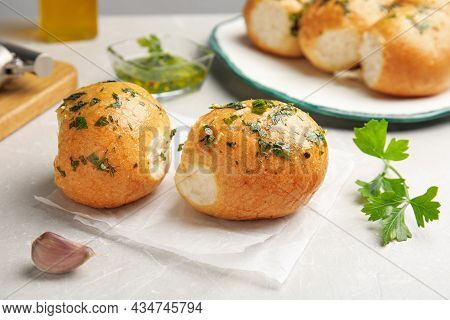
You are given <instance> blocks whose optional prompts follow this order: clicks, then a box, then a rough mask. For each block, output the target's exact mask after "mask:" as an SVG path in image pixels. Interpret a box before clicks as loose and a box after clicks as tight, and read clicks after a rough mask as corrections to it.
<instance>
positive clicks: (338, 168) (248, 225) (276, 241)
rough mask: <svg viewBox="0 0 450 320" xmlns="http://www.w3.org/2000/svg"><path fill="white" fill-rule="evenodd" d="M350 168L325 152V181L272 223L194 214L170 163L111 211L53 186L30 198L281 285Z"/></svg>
mask: <svg viewBox="0 0 450 320" xmlns="http://www.w3.org/2000/svg"><path fill="white" fill-rule="evenodd" d="M180 131H181V132H183V130H180ZM185 131H186V130H185ZM176 160H177V159H174V160H173V161H174V162H176ZM353 164H354V162H353V160H352V157H351V155H350V154H348V153H345V152H342V151H339V150H334V149H331V150H330V152H329V167H328V171H327V174H326V177H325V180H324V182H323V184H322V186H321V187H320V189H319V190H318V191H317V192H316V194H315V195H314V196H313V197H312V198H311V200H310V202H309V203H308V204H307V205H306V206H305V207H303V208H301V209H299V210H298V212H296V213H295V214H293V215H290V216H288V217H284V218H279V219H274V220H258V221H226V220H222V219H217V218H213V217H210V216H207V215H204V214H201V213H198V212H197V211H195V210H194V209H192V208H191V206H190V205H189V204H187V203H186V202H185V201H184V200H183V199H182V198H181V197H180V196H179V194H178V193H177V191H176V188H175V184H174V180H173V175H174V172H175V170H176V163H172V166H171V169H170V171H169V173H168V174H167V175H166V177H165V179H164V181H163V182H162V184H161V185H160V186H159V187H158V188H157V190H156V191H155V192H153V193H152V194H151V195H149V196H147V197H145V198H144V199H141V200H139V201H137V202H135V203H132V204H130V205H126V206H123V207H120V208H117V209H109V210H107V209H100V210H99V209H93V208H89V207H87V206H84V205H81V204H78V203H75V202H73V201H71V200H70V199H68V198H66V197H65V196H64V195H63V193H62V192H61V191H60V190H59V189H56V188H55V190H54V191H53V192H52V193H51V194H49V195H47V196H46V197H42V196H35V198H36V199H37V200H38V201H40V202H42V203H44V204H47V205H49V206H52V207H55V208H58V209H61V210H63V211H66V212H69V213H71V214H73V215H74V219H75V220H78V221H80V222H81V223H83V224H85V225H88V226H91V227H94V228H96V229H98V230H100V231H102V232H104V233H106V234H110V235H118V236H120V237H121V238H124V239H127V240H131V242H135V243H137V244H139V245H140V247H142V245H143V246H144V247H145V246H149V247H154V248H158V249H162V250H165V251H168V252H171V253H174V254H177V255H180V256H183V257H185V258H188V259H189V260H194V261H198V262H202V263H205V264H208V265H211V266H215V267H219V268H223V269H234V270H244V271H250V272H257V273H260V274H261V275H263V276H265V277H267V278H268V279H270V280H274V281H276V282H278V283H280V284H281V283H283V282H284V281H285V280H286V278H287V277H288V275H289V273H290V271H291V270H292V268H293V266H294V264H295V262H296V261H297V260H298V258H299V257H300V256H301V255H302V252H303V251H304V249H305V248H306V246H307V244H308V242H309V241H310V240H311V238H312V237H313V235H314V233H315V232H316V230H317V229H318V227H319V224H320V222H321V221H322V219H323V218H321V217H320V215H322V216H325V215H326V214H327V212H328V211H329V210H330V209H331V207H332V206H333V203H334V200H335V199H336V197H337V196H338V194H339V191H340V190H341V187H342V186H343V184H344V183H345V181H346V180H347V178H348V176H349V175H350V173H351V171H352V168H353Z"/></svg>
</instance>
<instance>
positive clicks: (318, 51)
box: [299, 0, 392, 72]
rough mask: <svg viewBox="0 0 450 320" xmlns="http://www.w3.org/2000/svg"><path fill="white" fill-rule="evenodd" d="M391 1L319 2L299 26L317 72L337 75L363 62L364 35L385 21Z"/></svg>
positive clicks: (309, 9) (306, 53) (307, 51)
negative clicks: (369, 29) (361, 49)
mask: <svg viewBox="0 0 450 320" xmlns="http://www.w3.org/2000/svg"><path fill="white" fill-rule="evenodd" d="M391 3H392V0H316V1H315V2H314V3H313V4H312V5H311V6H310V7H309V8H308V10H306V11H305V13H304V14H303V16H302V19H301V23H300V25H301V26H300V33H299V42H300V47H301V50H302V51H303V54H304V55H305V56H306V57H307V58H308V60H309V61H310V62H311V63H312V64H313V65H314V66H316V67H317V68H319V69H322V70H324V71H328V72H335V71H340V70H345V69H348V68H351V67H354V66H356V65H357V64H358V62H359V59H360V54H359V47H360V45H361V40H362V34H363V32H364V31H366V30H367V28H368V27H369V26H371V25H372V24H373V23H375V22H376V21H377V20H378V19H380V18H381V17H383V16H384V15H385V14H386V13H387V11H388V8H389V5H390V4H391Z"/></svg>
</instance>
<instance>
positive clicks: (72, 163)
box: [70, 158, 80, 171]
mask: <svg viewBox="0 0 450 320" xmlns="http://www.w3.org/2000/svg"><path fill="white" fill-rule="evenodd" d="M79 165H80V160H73V159H72V158H70V166H71V167H72V170H73V171H77V168H78V166H79Z"/></svg>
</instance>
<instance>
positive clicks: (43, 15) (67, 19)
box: [39, 0, 97, 41]
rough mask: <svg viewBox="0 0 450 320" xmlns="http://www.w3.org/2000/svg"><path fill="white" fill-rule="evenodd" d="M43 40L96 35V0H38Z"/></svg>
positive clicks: (65, 39)
mask: <svg viewBox="0 0 450 320" xmlns="http://www.w3.org/2000/svg"><path fill="white" fill-rule="evenodd" d="M39 24H40V26H41V30H40V35H41V38H42V39H43V40H44V41H71V40H82V39H90V38H94V37H95V36H96V35H97V0H76V1H75V0H39Z"/></svg>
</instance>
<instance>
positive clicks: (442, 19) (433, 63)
mask: <svg viewBox="0 0 450 320" xmlns="http://www.w3.org/2000/svg"><path fill="white" fill-rule="evenodd" d="M415 2H416V4H408V2H407V1H404V2H403V3H402V4H401V6H399V7H396V8H393V9H392V10H391V12H390V13H389V14H388V15H387V16H386V17H385V18H383V19H381V20H380V21H378V22H377V23H376V24H375V25H374V26H372V27H371V28H370V29H369V31H367V32H366V33H365V34H364V38H363V42H362V45H361V56H363V57H365V58H364V60H363V61H362V63H361V68H362V73H361V76H362V79H363V81H364V82H365V83H366V84H367V86H368V87H370V88H371V89H373V90H376V91H379V92H383V93H387V94H391V95H395V96H403V97H414V96H427V95H433V94H436V93H439V92H442V91H444V90H446V89H448V88H449V87H450V13H449V10H448V9H449V8H450V4H448V2H447V6H446V7H440V6H439V5H440V3H439V2H431V1H427V2H418V1H415ZM436 8H440V9H439V10H437V11H436ZM435 11H436V12H435Z"/></svg>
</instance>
